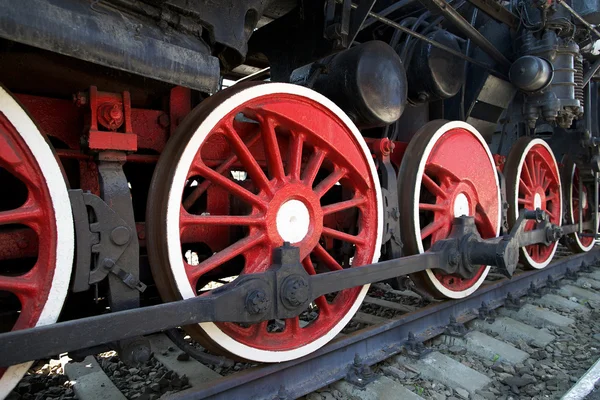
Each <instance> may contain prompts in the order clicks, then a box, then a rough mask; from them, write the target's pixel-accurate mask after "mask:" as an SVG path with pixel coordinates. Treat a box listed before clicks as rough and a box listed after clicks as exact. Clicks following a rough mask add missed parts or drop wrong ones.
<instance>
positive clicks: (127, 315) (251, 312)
mask: <svg viewBox="0 0 600 400" xmlns="http://www.w3.org/2000/svg"><path fill="white" fill-rule="evenodd" d="M527 220H536V221H537V223H538V225H537V229H535V230H532V231H527V232H525V231H524V229H525V223H526V222H527ZM573 229H577V228H576V227H575V228H573ZM562 234H563V231H562V230H561V228H560V227H557V226H555V225H552V224H550V223H548V222H547V217H546V214H545V213H544V212H542V211H540V210H535V211H527V210H522V212H521V214H520V217H519V219H518V221H517V224H516V225H515V226H514V227H513V230H512V231H511V232H510V233H509V234H508V235H505V236H503V237H500V238H493V239H486V240H484V239H481V237H480V236H479V234H478V233H477V230H476V228H475V222H474V218H473V217H466V216H462V217H458V218H455V221H454V225H453V230H452V234H451V235H450V237H449V238H448V239H445V240H441V241H439V242H437V243H436V244H435V246H434V247H433V248H432V249H431V251H429V252H427V253H424V254H420V255H415V256H409V257H402V258H397V259H393V260H388V261H383V262H380V263H376V264H371V265H365V266H361V267H360V268H349V269H344V270H340V271H333V272H327V273H323V274H317V275H309V274H308V273H307V272H306V270H305V269H304V267H303V266H302V264H301V263H300V256H299V249H298V248H297V247H294V246H291V245H290V244H289V243H284V245H283V246H282V247H279V248H277V249H276V250H275V254H274V258H273V260H274V264H273V265H272V267H271V268H270V269H269V270H268V271H266V272H263V273H257V274H248V275H243V276H240V277H239V278H238V279H236V280H235V281H234V282H232V283H230V284H228V285H225V286H222V287H220V288H218V289H215V290H213V291H211V292H210V293H208V294H206V295H204V296H199V297H195V298H192V299H187V300H181V301H177V302H171V303H166V304H160V305H155V306H150V307H143V308H136V309H131V310H125V311H119V312H115V313H110V314H105V315H100V316H94V317H90V318H84V319H79V320H73V321H67V322H61V323H57V324H53V325H47V326H41V327H36V328H32V329H26V330H20V331H14V332H8V333H4V334H2V335H0V367H6V366H10V365H14V364H18V363H21V362H25V361H30V360H35V359H39V358H44V357H49V356H52V355H54V354H58V353H63V352H68V351H74V350H80V349H84V348H89V347H93V346H98V345H101V344H106V343H111V342H115V341H117V340H122V339H124V338H130V337H135V336H141V335H145V334H149V333H153V332H156V331H159V330H164V329H169V328H173V327H178V326H185V325H190V324H196V323H200V322H209V321H212V322H239V323H249V324H252V323H257V322H260V321H265V320H271V319H285V318H291V317H295V316H298V315H299V314H300V313H301V312H302V311H303V310H304V309H306V307H307V306H308V304H309V303H310V302H311V301H313V300H314V299H316V298H317V297H319V296H322V295H324V294H327V293H332V292H337V291H340V290H343V289H347V288H351V287H356V286H362V285H365V284H369V283H373V282H379V281H383V280H386V279H391V278H395V277H398V276H403V275H407V274H412V273H415V272H419V271H423V270H426V269H437V270H441V271H442V272H443V273H447V274H459V275H461V276H464V277H468V276H469V274H471V273H472V271H473V270H476V269H477V268H478V267H479V266H480V265H495V266H497V267H498V268H499V269H500V271H502V272H503V273H504V274H505V275H507V276H509V277H510V276H512V273H513V271H514V270H515V268H516V266H517V262H518V249H519V248H520V247H522V246H526V245H530V244H534V243H551V242H553V241H555V240H558V238H560V236H562ZM17 348H18V349H20V350H19V351H18V352H15V351H14V349H17Z"/></svg>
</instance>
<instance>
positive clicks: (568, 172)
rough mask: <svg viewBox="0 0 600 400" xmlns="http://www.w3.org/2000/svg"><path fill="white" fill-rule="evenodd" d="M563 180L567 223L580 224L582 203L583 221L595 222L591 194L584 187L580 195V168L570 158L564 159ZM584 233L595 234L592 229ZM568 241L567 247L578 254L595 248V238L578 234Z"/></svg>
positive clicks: (572, 235) (569, 236)
mask: <svg viewBox="0 0 600 400" xmlns="http://www.w3.org/2000/svg"><path fill="white" fill-rule="evenodd" d="M561 179H562V184H563V189H564V192H563V195H564V197H563V199H564V201H565V207H566V209H567V212H566V214H565V217H566V218H565V223H566V224H568V225H569V224H576V223H578V222H579V202H580V201H581V206H582V211H583V221H584V222H587V221H591V220H593V219H594V214H593V210H592V207H590V206H591V204H592V202H593V200H592V199H591V198H590V193H589V191H588V188H587V187H586V186H585V185H582V187H583V193H579V168H577V165H576V164H575V163H574V162H573V161H571V160H570V159H569V158H568V157H564V158H563V166H562V168H561ZM592 197H593V196H592ZM590 200H592V201H590ZM583 233H594V231H593V230H591V229H586V230H584V231H583ZM566 239H567V240H566V244H567V247H569V249H570V250H571V251H573V252H576V253H585V252H587V251H590V250H591V249H592V247H594V238H593V237H589V236H581V235H580V234H579V233H577V232H576V233H572V234H570V235H568V236H567V238H566Z"/></svg>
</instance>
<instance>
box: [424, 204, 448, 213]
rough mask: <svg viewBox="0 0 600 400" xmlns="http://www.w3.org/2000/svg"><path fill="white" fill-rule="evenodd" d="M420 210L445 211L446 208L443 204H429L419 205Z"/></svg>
mask: <svg viewBox="0 0 600 400" xmlns="http://www.w3.org/2000/svg"><path fill="white" fill-rule="evenodd" d="M419 210H421V211H440V212H441V211H445V210H446V207H444V206H443V205H441V204H429V203H419Z"/></svg>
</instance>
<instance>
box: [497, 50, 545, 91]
mask: <svg viewBox="0 0 600 400" xmlns="http://www.w3.org/2000/svg"><path fill="white" fill-rule="evenodd" d="M508 76H509V78H510V81H511V82H512V84H513V85H515V86H516V87H518V88H519V89H521V90H524V91H526V92H535V91H538V90H541V89H543V88H545V87H546V86H548V84H549V83H550V81H551V80H552V65H550V63H549V62H548V61H546V60H544V59H543V58H540V57H535V56H523V57H521V58H519V59H518V60H517V61H515V62H514V63H513V64H512V65H511V67H510V71H509V72H508Z"/></svg>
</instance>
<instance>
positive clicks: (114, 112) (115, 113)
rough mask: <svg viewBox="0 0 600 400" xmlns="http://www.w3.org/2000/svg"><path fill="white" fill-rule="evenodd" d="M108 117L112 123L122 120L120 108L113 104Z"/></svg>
mask: <svg viewBox="0 0 600 400" xmlns="http://www.w3.org/2000/svg"><path fill="white" fill-rule="evenodd" d="M109 115H110V117H111V118H112V119H113V120H114V121H118V120H120V119H121V118H123V111H122V110H121V107H119V105H118V104H116V103H115V104H113V106H112V108H111V109H110V111H109Z"/></svg>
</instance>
